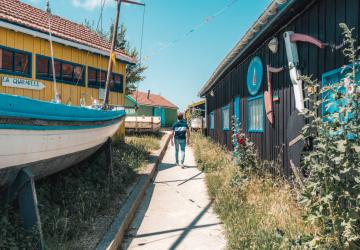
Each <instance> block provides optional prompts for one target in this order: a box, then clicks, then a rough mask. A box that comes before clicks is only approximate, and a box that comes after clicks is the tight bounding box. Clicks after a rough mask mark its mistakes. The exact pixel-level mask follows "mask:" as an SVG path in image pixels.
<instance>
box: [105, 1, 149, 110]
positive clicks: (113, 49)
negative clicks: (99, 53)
mask: <svg viewBox="0 0 360 250" xmlns="http://www.w3.org/2000/svg"><path fill="white" fill-rule="evenodd" d="M122 2H124V3H128V4H135V5H142V6H145V4H143V3H138V2H134V1H131V0H117V9H116V16H115V24H114V29H113V35H112V41H111V48H110V57H109V65H108V71H107V75H106V85H105V99H104V108H105V109H107V108H108V106H109V93H110V88H109V87H110V86H109V85H110V80H111V75H112V68H113V60H112V59H113V53H114V51H115V45H116V39H117V33H118V28H119V17H120V8H121V3H122ZM115 58H116V57H115Z"/></svg>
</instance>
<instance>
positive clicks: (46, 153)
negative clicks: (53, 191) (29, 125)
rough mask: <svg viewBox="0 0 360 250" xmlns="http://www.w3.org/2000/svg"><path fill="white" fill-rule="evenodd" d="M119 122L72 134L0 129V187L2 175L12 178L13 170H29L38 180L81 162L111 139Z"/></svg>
mask: <svg viewBox="0 0 360 250" xmlns="http://www.w3.org/2000/svg"><path fill="white" fill-rule="evenodd" d="M122 122H123V121H121V122H117V123H115V124H112V125H109V126H105V127H99V128H91V129H76V130H15V129H1V130H0V172H2V174H1V173H0V179H2V180H1V181H0V182H3V183H0V186H2V185H4V183H6V182H8V181H9V180H7V179H8V178H5V177H4V174H6V175H9V174H10V175H11V176H12V177H11V178H13V172H14V171H10V170H13V169H19V168H21V167H25V166H27V167H31V168H33V172H34V175H35V177H37V178H41V177H44V176H46V175H49V174H52V173H55V172H58V171H60V170H62V169H64V168H67V167H69V166H71V165H74V164H76V163H78V162H79V161H82V160H84V159H85V158H87V157H88V156H90V155H91V154H93V153H94V152H95V151H96V150H97V149H99V148H100V147H101V146H102V145H103V144H104V143H105V142H106V141H107V140H108V138H109V137H111V136H113V135H114V134H115V133H116V131H117V130H118V129H119V127H120V125H121V123H122ZM50 165H51V166H50ZM16 172H17V171H16ZM1 175H3V176H1Z"/></svg>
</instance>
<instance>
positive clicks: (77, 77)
mask: <svg viewBox="0 0 360 250" xmlns="http://www.w3.org/2000/svg"><path fill="white" fill-rule="evenodd" d="M74 81H75V83H82V82H83V67H82V66H75V67H74Z"/></svg>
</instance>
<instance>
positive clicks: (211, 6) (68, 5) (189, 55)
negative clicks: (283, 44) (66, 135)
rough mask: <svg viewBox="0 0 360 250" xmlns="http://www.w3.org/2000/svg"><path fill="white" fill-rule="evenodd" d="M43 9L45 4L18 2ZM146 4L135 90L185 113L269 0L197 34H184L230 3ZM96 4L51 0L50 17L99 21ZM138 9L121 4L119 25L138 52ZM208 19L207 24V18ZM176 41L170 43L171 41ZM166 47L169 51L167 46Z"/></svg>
mask: <svg viewBox="0 0 360 250" xmlns="http://www.w3.org/2000/svg"><path fill="white" fill-rule="evenodd" d="M22 1H23V2H27V3H29V4H31V5H33V6H36V7H39V8H42V9H44V8H45V0H22ZM141 1H142V2H144V3H145V4H146V14H145V27H144V40H143V58H144V57H146V60H145V61H144V64H145V65H147V66H148V67H149V68H148V70H147V71H146V73H145V74H146V80H145V81H143V82H142V83H140V87H139V89H140V90H143V91H147V90H149V89H150V90H151V92H152V93H156V94H159V93H160V94H161V95H163V96H165V97H166V98H167V99H169V100H170V101H172V102H173V103H174V104H176V105H178V106H179V107H180V110H184V109H185V108H186V106H187V105H188V104H191V103H192V102H194V101H197V100H199V97H198V96H197V93H198V91H199V90H200V88H201V87H202V86H203V84H204V83H205V82H206V81H207V80H208V79H209V77H210V75H211V74H212V73H213V71H214V70H215V68H216V67H217V65H218V64H219V63H220V62H221V60H222V59H223V58H224V57H225V56H226V54H227V53H228V52H229V51H230V50H231V49H232V48H233V47H234V46H235V44H236V43H237V42H238V41H239V40H240V38H241V37H242V36H243V35H244V33H245V32H246V31H247V29H248V28H249V27H250V26H251V25H252V23H253V22H254V21H255V20H256V19H257V18H258V17H259V16H260V14H261V13H262V12H263V11H264V9H265V8H266V6H267V5H269V3H270V2H271V0H253V1H244V0H238V1H236V0H235V1H236V2H235V3H233V4H232V5H231V7H229V8H228V9H226V11H224V12H223V13H222V14H221V15H219V16H217V17H216V18H214V19H211V20H210V21H209V22H207V24H205V25H202V26H201V27H200V28H199V29H196V30H195V31H194V32H191V33H190V35H188V36H186V37H185V34H186V33H188V32H189V31H191V30H192V29H194V28H195V27H197V26H198V25H199V24H201V23H203V22H204V20H206V19H207V18H209V17H210V16H211V15H214V14H215V13H217V12H219V11H220V10H222V9H224V7H226V6H227V5H228V4H229V3H231V2H232V1H234V0H141ZM100 3H101V0H61V1H59V0H50V4H51V7H52V11H53V13H55V14H57V15H59V16H62V17H64V18H67V19H70V20H72V21H75V22H78V23H83V22H84V20H85V19H87V20H90V21H93V22H94V23H95V24H96V23H97V22H98V20H99V15H100ZM114 3H115V1H114V0H107V2H106V7H105V9H104V13H103V27H104V29H105V30H108V27H109V25H110V23H111V22H112V20H113V19H114V15H115V5H114ZM142 14H143V9H142V7H139V6H129V5H124V6H123V8H122V10H121V16H120V22H122V23H125V25H126V27H127V29H128V40H129V41H130V42H131V44H132V45H133V46H136V47H138V48H140V44H141V42H140V40H141V39H140V38H141V24H142ZM208 20H209V19H208ZM179 38H181V39H180V41H178V42H176V43H171V41H174V40H176V39H179ZM169 44H170V46H169Z"/></svg>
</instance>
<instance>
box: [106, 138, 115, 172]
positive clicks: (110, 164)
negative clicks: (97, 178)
mask: <svg viewBox="0 0 360 250" xmlns="http://www.w3.org/2000/svg"><path fill="white" fill-rule="evenodd" d="M104 150H105V159H106V166H107V167H108V169H109V177H114V168H113V160H112V140H111V138H109V139H108V140H107V141H106V142H105V144H104Z"/></svg>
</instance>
